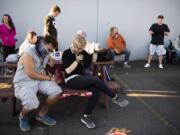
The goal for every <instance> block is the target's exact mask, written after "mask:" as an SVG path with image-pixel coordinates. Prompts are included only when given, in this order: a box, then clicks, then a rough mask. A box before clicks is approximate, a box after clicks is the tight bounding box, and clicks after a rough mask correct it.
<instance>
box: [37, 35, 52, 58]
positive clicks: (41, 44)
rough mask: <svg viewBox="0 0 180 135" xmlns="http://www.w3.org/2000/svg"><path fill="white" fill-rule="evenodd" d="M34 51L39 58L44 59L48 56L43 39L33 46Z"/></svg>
mask: <svg viewBox="0 0 180 135" xmlns="http://www.w3.org/2000/svg"><path fill="white" fill-rule="evenodd" d="M35 49H36V51H37V54H38V56H39V57H41V58H45V57H46V56H47V55H48V54H49V52H48V51H47V49H46V48H45V43H44V39H43V38H42V39H39V40H38V42H37V43H36V45H35Z"/></svg>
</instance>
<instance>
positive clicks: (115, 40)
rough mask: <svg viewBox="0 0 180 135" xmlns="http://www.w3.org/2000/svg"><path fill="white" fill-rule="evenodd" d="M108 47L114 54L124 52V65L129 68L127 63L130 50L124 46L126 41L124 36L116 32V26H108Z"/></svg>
mask: <svg viewBox="0 0 180 135" xmlns="http://www.w3.org/2000/svg"><path fill="white" fill-rule="evenodd" d="M107 44H108V48H109V49H112V51H113V52H114V55H123V54H125V61H124V66H123V67H125V68H130V67H131V66H130V65H128V62H129V57H130V50H128V49H127V48H126V42H125V40H124V38H123V37H122V36H121V35H120V34H119V33H118V28H117V27H112V28H110V34H109V37H108V40H107Z"/></svg>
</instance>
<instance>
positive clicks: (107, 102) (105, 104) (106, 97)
mask: <svg viewBox="0 0 180 135" xmlns="http://www.w3.org/2000/svg"><path fill="white" fill-rule="evenodd" d="M103 102H104V107H105V108H106V109H108V108H109V97H108V96H107V95H105V94H103Z"/></svg>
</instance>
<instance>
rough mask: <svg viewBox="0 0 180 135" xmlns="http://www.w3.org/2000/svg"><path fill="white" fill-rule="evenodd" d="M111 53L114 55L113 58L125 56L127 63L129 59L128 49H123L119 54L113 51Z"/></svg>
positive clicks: (129, 52)
mask: <svg viewBox="0 0 180 135" xmlns="http://www.w3.org/2000/svg"><path fill="white" fill-rule="evenodd" d="M112 53H113V54H114V56H116V55H123V54H124V55H125V62H129V57H130V55H131V51H130V50H128V49H125V50H124V51H122V52H121V53H116V52H115V51H114V50H112Z"/></svg>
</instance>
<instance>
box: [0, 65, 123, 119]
mask: <svg viewBox="0 0 180 135" xmlns="http://www.w3.org/2000/svg"><path fill="white" fill-rule="evenodd" d="M96 64H103V63H96ZM0 67H3V68H7V67H10V68H14V69H15V68H16V67H17V64H15V63H0ZM103 71H104V70H103V68H102V72H103ZM103 74H104V73H103ZM2 77H3V76H0V78H2ZM104 77H105V75H103V79H105V78H104ZM105 83H106V84H107V85H108V87H109V88H110V89H111V90H112V91H114V92H115V91H118V90H119V89H120V87H119V85H118V83H117V82H115V81H109V82H108V81H105ZM61 87H62V89H63V93H62V94H61V95H60V96H59V99H62V98H67V97H70V96H80V97H90V96H91V95H92V93H91V92H90V91H87V90H74V89H70V88H68V87H66V86H64V85H62V86H61ZM0 98H1V99H3V98H10V99H12V112H13V116H14V115H15V114H16V98H15V96H14V87H13V84H12V87H10V88H0ZM103 99H104V106H105V107H106V108H108V107H109V103H108V100H109V99H108V97H107V96H106V95H105V94H103Z"/></svg>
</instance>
